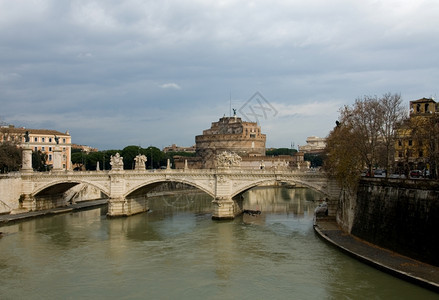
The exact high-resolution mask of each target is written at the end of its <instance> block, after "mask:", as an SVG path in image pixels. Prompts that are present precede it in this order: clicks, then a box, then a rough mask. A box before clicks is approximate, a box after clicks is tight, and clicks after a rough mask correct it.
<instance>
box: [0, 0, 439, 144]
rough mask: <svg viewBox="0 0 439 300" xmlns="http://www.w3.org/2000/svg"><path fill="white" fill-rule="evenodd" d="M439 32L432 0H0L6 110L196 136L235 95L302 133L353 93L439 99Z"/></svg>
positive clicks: (120, 129) (1, 110)
mask: <svg viewBox="0 0 439 300" xmlns="http://www.w3.org/2000/svg"><path fill="white" fill-rule="evenodd" d="M438 37H439V3H438V2H437V0H425V1H423V0H417V1H414V0H381V1H371V0H364V1H351V0H307V1H298V0H291V1H233V0H231V1H207V0H204V1H201V0H198V1H194V0H192V1H187V0H178V1H171V0H170V1H166V0H164V1H147V0H126V1H121V0H117V1H116V0H98V1H92V0H71V1H67V0H0V103H1V106H0V121H2V122H3V123H8V124H9V123H12V124H14V125H15V126H25V127H29V128H48V129H56V130H59V131H66V130H69V131H70V133H71V135H72V140H73V142H74V143H79V144H85V145H89V146H94V147H98V148H100V149H120V148H123V147H125V146H127V145H140V146H142V147H147V146H149V145H154V146H157V147H159V148H162V147H164V146H168V145H170V144H173V143H176V144H178V145H182V146H190V145H192V144H194V142H195V135H199V134H201V133H202V131H203V130H204V129H207V128H209V127H210V124H211V122H213V121H217V120H218V119H219V118H220V117H222V116H224V115H226V116H228V115H229V114H230V100H231V103H232V107H233V108H235V109H237V114H238V116H241V117H243V118H247V119H249V120H251V121H258V122H259V124H260V125H261V127H262V131H263V132H264V133H266V134H267V147H290V146H291V144H292V143H294V144H295V145H296V146H297V145H298V144H300V145H303V144H304V143H305V140H306V137H307V136H311V135H316V136H321V137H325V136H326V135H327V134H328V132H329V130H330V129H331V128H332V127H333V125H334V122H335V120H336V119H337V117H338V109H339V108H340V107H341V106H342V105H345V104H351V103H352V102H353V101H355V98H357V97H362V96H363V95H378V96H380V95H382V94H384V93H386V92H391V93H400V94H401V96H402V98H403V100H404V103H406V104H407V105H408V102H409V101H410V100H414V99H419V98H422V97H436V95H437V93H439V91H438V79H439V39H438Z"/></svg>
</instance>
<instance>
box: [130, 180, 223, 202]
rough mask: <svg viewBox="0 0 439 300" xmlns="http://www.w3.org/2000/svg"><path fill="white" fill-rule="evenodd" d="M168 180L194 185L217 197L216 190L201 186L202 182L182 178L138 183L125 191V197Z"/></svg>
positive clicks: (137, 194)
mask: <svg viewBox="0 0 439 300" xmlns="http://www.w3.org/2000/svg"><path fill="white" fill-rule="evenodd" d="M167 182H179V183H184V184H187V185H190V186H193V187H195V188H197V189H198V190H200V191H203V192H205V193H206V194H208V195H209V196H211V197H212V198H214V197H215V193H214V191H212V190H209V189H207V188H205V187H203V186H201V185H200V184H197V183H196V182H193V181H190V180H186V179H181V178H167V179H156V180H152V181H148V182H142V183H141V184H139V185H136V186H134V187H132V188H131V189H130V190H128V191H127V192H126V193H125V195H124V197H135V196H141V195H145V194H146V193H148V192H150V191H151V190H152V189H154V188H155V187H157V186H159V185H161V184H163V183H167Z"/></svg>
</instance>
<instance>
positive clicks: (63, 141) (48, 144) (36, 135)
mask: <svg viewBox="0 0 439 300" xmlns="http://www.w3.org/2000/svg"><path fill="white" fill-rule="evenodd" d="M26 132H27V133H28V135H29V142H26V140H25V136H26ZM55 137H56V138H57V139H58V144H56V139H55ZM6 141H9V142H15V143H17V145H19V146H24V145H26V144H28V145H29V146H30V147H31V148H32V150H33V151H38V150H40V151H41V152H43V153H45V154H47V161H46V164H47V165H48V166H51V165H53V150H54V148H55V147H56V146H59V148H60V149H61V151H62V167H63V169H66V170H68V169H70V167H71V162H70V160H71V159H70V158H71V145H72V141H71V137H70V134H69V132H68V131H66V132H64V133H63V132H59V131H56V130H50V129H30V128H24V127H20V128H16V127H15V126H14V125H7V126H1V127H0V142H6Z"/></svg>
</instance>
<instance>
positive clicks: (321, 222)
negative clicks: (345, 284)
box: [314, 217, 439, 293]
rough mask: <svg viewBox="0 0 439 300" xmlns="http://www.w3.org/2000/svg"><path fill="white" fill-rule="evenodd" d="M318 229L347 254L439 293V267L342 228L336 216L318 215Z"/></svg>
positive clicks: (315, 227) (316, 228)
mask: <svg viewBox="0 0 439 300" xmlns="http://www.w3.org/2000/svg"><path fill="white" fill-rule="evenodd" d="M314 230H315V232H316V233H317V234H318V235H319V236H320V237H321V238H322V239H324V240H325V241H326V242H328V243H330V244H332V245H333V246H335V247H337V248H338V249H340V250H341V251H343V252H344V253H346V254H348V255H350V256H352V257H354V258H356V259H358V260H360V261H362V262H364V263H366V264H369V265H371V266H373V267H375V268H377V269H379V270H381V271H384V272H386V273H389V274H391V275H393V276H396V277H398V278H401V279H403V280H406V281H409V282H411V283H414V284H417V285H419V286H422V287H424V288H427V289H430V290H432V291H435V292H437V293H439V267H436V266H433V265H429V264H426V263H423V262H420V261H417V260H415V259H412V258H409V257H407V256H403V255H401V254H398V253H396V252H393V251H390V250H387V249H384V248H381V247H378V246H376V245H373V244H371V243H369V242H367V241H365V240H362V239H360V238H358V237H355V236H353V235H351V234H349V233H347V232H345V231H344V230H342V229H341V227H340V226H339V225H338V224H337V222H336V221H335V218H331V217H320V218H316V220H315V224H314Z"/></svg>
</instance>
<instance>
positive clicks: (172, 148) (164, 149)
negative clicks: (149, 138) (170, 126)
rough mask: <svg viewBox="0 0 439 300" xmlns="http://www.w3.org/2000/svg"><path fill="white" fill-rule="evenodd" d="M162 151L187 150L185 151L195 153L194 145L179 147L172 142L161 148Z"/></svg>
mask: <svg viewBox="0 0 439 300" xmlns="http://www.w3.org/2000/svg"><path fill="white" fill-rule="evenodd" d="M163 152H165V153H168V152H187V153H195V145H193V146H191V147H181V146H177V145H176V144H172V145H171V146H168V147H165V148H163Z"/></svg>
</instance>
